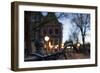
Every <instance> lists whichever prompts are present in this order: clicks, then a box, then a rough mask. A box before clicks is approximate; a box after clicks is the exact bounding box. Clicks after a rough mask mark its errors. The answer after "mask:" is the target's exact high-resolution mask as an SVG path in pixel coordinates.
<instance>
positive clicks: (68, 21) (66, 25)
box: [42, 12, 91, 43]
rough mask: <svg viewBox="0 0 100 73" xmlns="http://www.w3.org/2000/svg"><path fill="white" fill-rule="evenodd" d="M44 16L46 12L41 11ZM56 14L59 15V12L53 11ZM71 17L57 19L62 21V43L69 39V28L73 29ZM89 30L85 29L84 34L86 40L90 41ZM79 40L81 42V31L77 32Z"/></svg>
mask: <svg viewBox="0 0 100 73" xmlns="http://www.w3.org/2000/svg"><path fill="white" fill-rule="evenodd" d="M42 14H43V15H44V16H46V15H47V12H43V13H42ZM55 14H56V16H57V15H59V13H55ZM65 14H67V15H68V14H71V13H65ZM71 18H72V17H61V18H59V19H58V21H59V22H60V23H62V25H63V43H64V42H65V41H66V40H68V39H69V35H70V34H71V29H73V28H74V27H73V24H72V22H71ZM90 33H91V32H90V30H89V31H87V36H86V39H85V40H86V42H90V40H91V36H90ZM79 42H80V43H82V39H81V33H79Z"/></svg>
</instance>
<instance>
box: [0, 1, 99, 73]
mask: <svg viewBox="0 0 100 73" xmlns="http://www.w3.org/2000/svg"><path fill="white" fill-rule="evenodd" d="M12 1H14V0H0V73H14V72H13V71H11V70H10V61H11V60H10V59H11V57H10V54H11V12H10V9H11V6H10V3H11V2H12ZM19 1H20V0H19ZM21 1H34V2H36V1H39V2H46V3H48V2H49V3H62V4H79V5H94V6H97V5H98V13H100V5H99V2H100V0H21ZM99 16H100V14H98V19H99ZM99 23H100V21H98V32H99V31H100V29H99V27H100V25H99ZM98 37H100V33H98ZM98 43H100V38H98ZM99 48H100V45H98V52H100V49H99ZM99 55H100V53H98V56H99ZM99 61H100V58H98V62H99ZM33 72H34V73H42V72H43V73H52V72H59V73H60V72H62V73H66V72H67V73H85V72H88V73H99V72H100V62H99V65H98V67H88V68H87V67H86V68H73V69H71V68H70V69H59V70H58V69H56V70H42V71H41V70H40V71H26V72H25V73H33ZM22 73H24V72H22Z"/></svg>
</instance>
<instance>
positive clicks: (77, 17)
mask: <svg viewBox="0 0 100 73" xmlns="http://www.w3.org/2000/svg"><path fill="white" fill-rule="evenodd" d="M72 22H73V23H75V24H76V26H77V27H78V28H79V30H80V32H81V36H82V42H83V47H85V37H86V34H87V31H88V30H89V29H90V14H79V13H77V14H73V19H72Z"/></svg>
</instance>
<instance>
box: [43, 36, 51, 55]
mask: <svg viewBox="0 0 100 73" xmlns="http://www.w3.org/2000/svg"><path fill="white" fill-rule="evenodd" d="M49 39H50V38H49V37H48V36H45V37H44V40H45V41H46V53H47V54H48V41H49Z"/></svg>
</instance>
